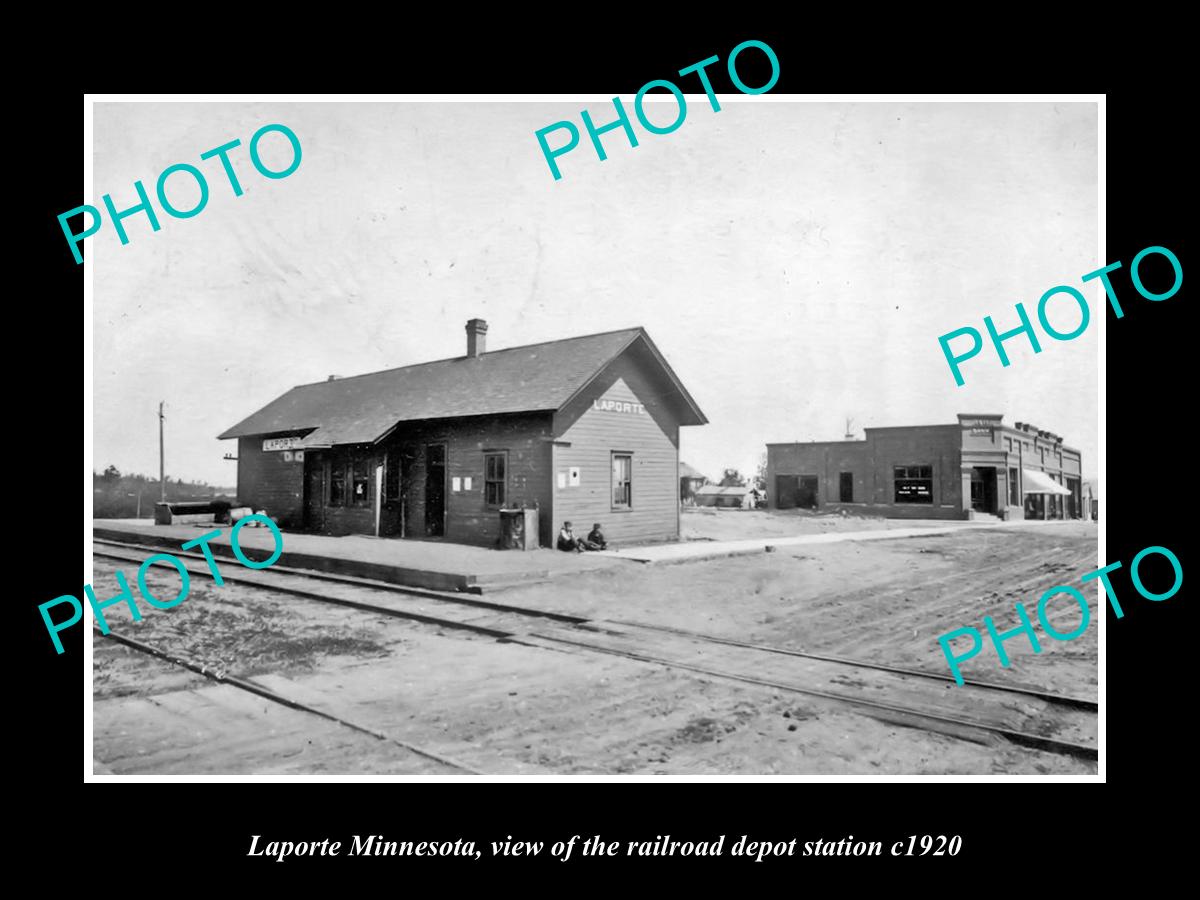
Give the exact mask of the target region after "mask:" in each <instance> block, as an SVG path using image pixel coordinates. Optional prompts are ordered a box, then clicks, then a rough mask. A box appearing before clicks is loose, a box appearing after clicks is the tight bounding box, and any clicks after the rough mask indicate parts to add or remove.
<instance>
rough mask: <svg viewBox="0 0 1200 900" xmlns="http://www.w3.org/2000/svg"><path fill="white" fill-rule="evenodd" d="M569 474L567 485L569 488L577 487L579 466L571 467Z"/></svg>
mask: <svg viewBox="0 0 1200 900" xmlns="http://www.w3.org/2000/svg"><path fill="white" fill-rule="evenodd" d="M570 473H571V474H570V475H569V476H568V478H567V484H569V485H570V486H571V487H579V466H571V468H570Z"/></svg>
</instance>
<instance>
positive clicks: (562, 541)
mask: <svg viewBox="0 0 1200 900" xmlns="http://www.w3.org/2000/svg"><path fill="white" fill-rule="evenodd" d="M582 544H583V541H581V540H579V538H577V537H575V532H574V531H572V530H571V523H570V522H563V526H562V530H561V531H560V532H559V533H558V549H559V550H565V551H566V552H567V553H570V552H571V551H575V552H576V553H582V552H583V547H582Z"/></svg>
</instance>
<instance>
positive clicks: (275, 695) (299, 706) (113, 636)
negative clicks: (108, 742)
mask: <svg viewBox="0 0 1200 900" xmlns="http://www.w3.org/2000/svg"><path fill="white" fill-rule="evenodd" d="M92 634H94V635H96V636H98V637H103V638H105V639H106V640H110V641H114V642H116V643H118V644H121V645H123V646H125V647H129V648H130V649H132V650H136V651H137V652H139V653H143V654H145V655H146V656H153V657H156V658H158V659H161V660H165V661H166V662H169V663H173V664H174V665H177V666H181V667H183V668H185V669H190V670H191V671H193V672H197V673H199V674H200V675H203V676H204V677H205V678H208V679H209V680H210V681H215V682H217V683H218V684H225V685H229V686H230V687H233V688H237V689H238V690H240V691H245V692H246V693H248V694H255V695H256V696H259V697H262V698H264V699H266V700H270V701H271V702H273V703H278V704H279V705H280V706H286V707H288V709H294V710H298V711H300V712H304V713H308V714H310V715H313V716H317V717H318V718H321V719H327V720H329V721H330V722H336V723H337V724H338V725H341V726H343V727H344V728H349V729H350V730H351V731H357V732H360V733H362V734H369V735H370V736H371V737H373V738H377V739H378V740H381V741H389V742H391V743H393V744H395V745H397V746H398V747H402V748H404V749H405V750H407V751H408V752H410V753H413V754H415V755H417V756H420V757H423V758H425V759H429V760H432V761H434V762H436V763H440V764H441V765H443V766H445V767H447V768H449V769H455V770H456V771H460V772H466V773H467V774H470V775H483V774H484V773H483V772H481V771H479V770H478V769H474V768H472V767H471V766H468V765H466V764H465V763H462V762H459V761H458V760H455V759H451V758H450V757H447V756H443V755H442V754H440V753H435V752H433V751H432V750H427V749H426V748H424V747H418V746H417V745H416V744H412V743H409V742H408V741H405V740H401V739H400V738H396V737H393V736H392V735H389V734H386V733H384V732H381V731H377V730H376V729H374V728H368V727H367V726H365V725H360V724H358V723H356V722H351V721H350V720H348V719H344V718H342V717H341V716H336V715H334V714H333V713H331V712H327V711H326V710H323V709H318V708H316V707H315V706H310V705H309V704H307V703H302V702H301V701H299V700H296V699H294V698H292V697H287V696H285V695H283V694H280V693H279V692H278V691H274V690H271V688H269V687H267V686H266V685H262V684H259V683H258V682H256V681H254V680H253V679H250V678H238V677H236V676H234V675H229V674H226V673H224V672H218V671H216V670H215V669H213V668H212V667H211V666H206V665H204V664H202V663H199V662H197V661H195V660H193V659H190V658H188V657H186V656H183V655H181V654H178V653H172V652H170V651H167V650H163V649H160V648H158V647H155V646H154V645H152V644H147V643H146V642H144V641H139V640H135V639H134V638H131V637H126V636H124V635H120V634H117V633H116V632H109V633H108V634H103V633H102V632H101V631H100V629H99V628H97V627H96V626H95V625H93V626H92Z"/></svg>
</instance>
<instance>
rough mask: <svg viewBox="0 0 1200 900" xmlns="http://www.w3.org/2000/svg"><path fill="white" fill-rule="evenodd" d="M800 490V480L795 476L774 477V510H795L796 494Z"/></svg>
mask: <svg viewBox="0 0 1200 900" xmlns="http://www.w3.org/2000/svg"><path fill="white" fill-rule="evenodd" d="M799 490H800V479H799V478H797V477H796V476H795V475H776V476H775V508H776V509H795V508H796V494H797V493H798V492H799Z"/></svg>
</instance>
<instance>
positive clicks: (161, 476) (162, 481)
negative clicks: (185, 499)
mask: <svg viewBox="0 0 1200 900" xmlns="http://www.w3.org/2000/svg"><path fill="white" fill-rule="evenodd" d="M158 487H159V490H160V491H161V492H162V497H161V498H160V499H161V500H162V502H163V503H166V502H167V467H166V457H165V456H164V455H163V404H162V401H161V400H160V401H159V403H158Z"/></svg>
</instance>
